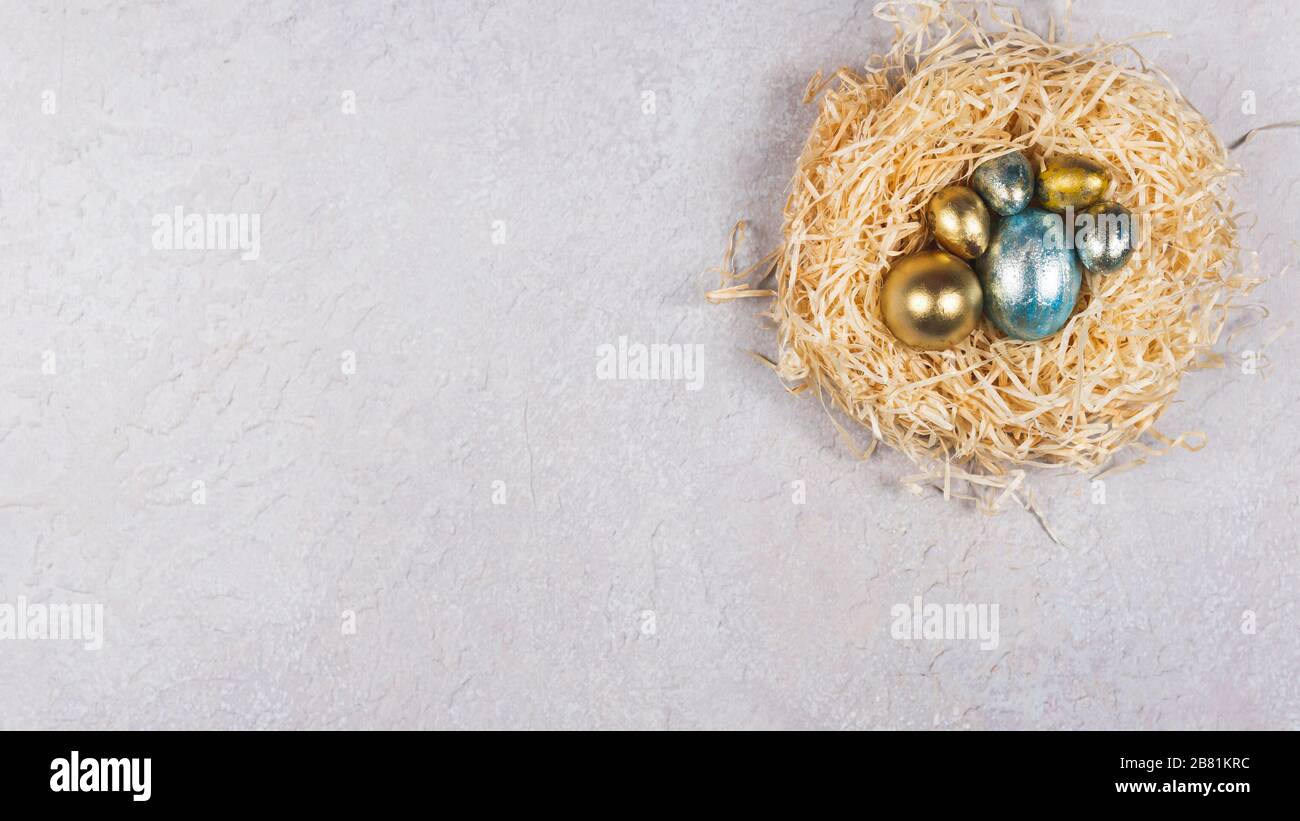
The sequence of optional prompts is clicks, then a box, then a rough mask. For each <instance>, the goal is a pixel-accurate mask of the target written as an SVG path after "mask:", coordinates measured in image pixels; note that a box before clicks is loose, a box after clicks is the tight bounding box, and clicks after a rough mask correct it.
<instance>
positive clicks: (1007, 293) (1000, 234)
mask: <svg viewBox="0 0 1300 821" xmlns="http://www.w3.org/2000/svg"><path fill="white" fill-rule="evenodd" d="M975 270H976V272H978V273H979V277H980V285H981V286H983V288H984V315H985V316H987V317H988V318H989V321H990V322H992V323H993V325H994V327H996V328H997V329H998V330H999V331H1001V332H1002V333H1004V334H1006V335H1007V336H1009V337H1011V338H1012V339H1021V340H1025V341H1031V340H1035V339H1043V338H1044V337H1048V336H1051V335H1052V334H1054V333H1056V332H1057V331H1059V330H1061V327H1062V326H1063V325H1065V323H1066V320H1068V319H1069V318H1070V314H1071V313H1072V312H1073V311H1074V304H1075V302H1076V301H1077V300H1078V298H1079V287H1080V286H1081V285H1082V283H1083V275H1082V270H1081V268H1080V267H1079V258H1078V256H1077V255H1075V253H1074V250H1073V249H1071V248H1069V247H1067V244H1066V242H1065V226H1064V223H1063V222H1062V220H1061V216H1060V215H1059V214H1052V213H1049V212H1047V211H1043V210H1042V209H1039V208H1027V209H1025V210H1024V211H1021V212H1020V213H1019V214H1012V215H1011V216H1009V217H1004V218H1003V219H1002V220H1001V221H999V222H998V225H997V227H996V228H995V229H994V230H993V238H992V239H991V240H990V241H989V248H988V250H987V251H985V252H984V255H983V256H981V257H980V258H979V259H977V260H975Z"/></svg>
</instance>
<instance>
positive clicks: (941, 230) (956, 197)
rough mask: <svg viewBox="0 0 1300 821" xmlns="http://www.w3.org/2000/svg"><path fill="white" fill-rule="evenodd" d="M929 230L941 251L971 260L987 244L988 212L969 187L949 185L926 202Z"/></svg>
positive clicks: (989, 221) (982, 250)
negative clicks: (927, 204) (928, 202)
mask: <svg viewBox="0 0 1300 821" xmlns="http://www.w3.org/2000/svg"><path fill="white" fill-rule="evenodd" d="M926 216H927V218H928V219H929V221H930V230H931V231H933V232H934V238H935V240H937V241H938V243H939V245H941V246H943V248H944V249H945V250H947V251H948V252H950V253H953V254H956V255H957V256H959V257H961V258H962V259H975V257H977V256H979V255H980V254H982V253H984V249H985V248H987V247H988V244H989V228H990V224H991V222H992V221H991V220H990V218H989V210H988V208H986V207H985V206H984V200H982V199H980V196H979V194H976V193H975V192H974V191H972V190H971V189H969V188H966V187H965V186H962V185H950V186H948V187H947V188H944V189H941V190H940V191H939V193H937V194H935V195H934V197H932V198H931V199H930V205H929V207H928V208H926Z"/></svg>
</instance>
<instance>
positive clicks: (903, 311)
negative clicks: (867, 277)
mask: <svg viewBox="0 0 1300 821" xmlns="http://www.w3.org/2000/svg"><path fill="white" fill-rule="evenodd" d="M983 308H984V292H983V290H982V289H981V288H980V282H979V278H978V277H976V276H975V272H974V271H972V270H971V269H970V266H969V265H967V264H966V263H965V262H962V261H961V260H960V259H958V258H957V257H955V256H953V255H952V254H949V253H947V252H946V251H922V252H920V253H918V254H912V255H910V256H906V257H903V258H902V259H900V260H898V261H897V262H895V263H894V264H893V266H892V267H891V268H890V269H889V273H888V274H886V275H885V284H884V287H883V289H882V291H881V293H880V312H881V315H882V316H883V318H884V320H885V325H886V326H888V328H889V330H891V331H893V333H894V336H896V337H898V338H899V339H900V340H902V341H903V342H905V343H907V344H908V345H911V346H912V347H913V348H920V349H922V350H926V351H935V350H939V349H941V348H948V347H951V346H953V345H956V344H957V343H958V342H960V341H962V340H963V339H965V338H966V337H967V336H969V335H970V332H971V331H973V330H975V325H976V323H977V322H979V318H980V312H981V311H982V310H983Z"/></svg>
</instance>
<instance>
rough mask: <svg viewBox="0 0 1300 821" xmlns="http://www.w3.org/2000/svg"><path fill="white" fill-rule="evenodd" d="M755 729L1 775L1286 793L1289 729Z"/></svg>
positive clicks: (348, 749)
mask: <svg viewBox="0 0 1300 821" xmlns="http://www.w3.org/2000/svg"><path fill="white" fill-rule="evenodd" d="M757 735H758V736H759V737H756V738H746V739H744V740H743V741H740V742H739V743H738V739H736V738H734V737H728V736H725V735H722V734H712V735H709V736H708V737H705V738H696V739H692V740H691V741H690V742H689V743H685V744H684V743H682V742H681V737H680V736H672V735H669V736H667V737H664V738H652V737H650V736H649V735H647V734H636V735H633V734H622V733H620V734H617V735H615V734H608V735H605V736H595V735H587V736H578V735H576V734H575V735H573V736H571V737H567V738H557V737H555V736H552V735H550V734H542V733H531V734H517V733H509V734H507V733H418V734H417V733H391V732H275V733H271V732H218V733H197V732H135V733H126V732H122V733H119V732H107V733H82V732H49V733H6V734H5V735H4V736H3V741H4V744H3V747H2V748H0V749H2V750H3V752H2V753H0V772H2V773H3V776H2V777H0V784H3V786H4V791H5V798H6V801H19V802H23V803H29V802H30V803H34V804H38V805H40V806H41V807H48V808H51V809H68V810H74V809H75V810H88V811H92V812H94V811H97V810H99V809H103V810H106V811H107V810H128V811H140V812H145V811H150V810H153V809H156V808H167V809H176V808H181V807H196V808H202V809H205V810H217V809H244V808H260V807H293V808H294V809H297V810H303V809H308V808H311V807H320V808H328V809H332V810H336V811H337V810H342V809H349V808H350V809H357V808H366V807H384V806H388V805H390V803H391V802H393V801H395V800H401V801H415V800H420V801H427V800H429V799H430V798H431V797H434V796H436V797H439V798H451V797H454V796H456V794H457V793H459V794H460V795H459V799H460V800H481V801H482V802H484V806H485V807H492V808H495V807H497V806H498V805H500V804H501V803H502V799H503V798H519V799H523V800H525V801H531V802H534V803H536V804H540V805H542V806H547V805H550V806H557V805H559V806H566V807H567V806H573V805H575V804H577V805H581V804H586V803H590V805H591V806H592V807H593V808H594V807H596V806H600V805H601V804H602V803H603V802H604V801H605V800H606V798H607V797H608V793H609V790H610V789H611V788H615V789H619V788H620V786H619V785H622V786H623V787H630V788H634V789H636V790H637V791H638V795H640V796H641V797H642V798H652V796H653V797H658V798H660V799H661V800H670V801H671V800H674V799H672V798H671V796H678V799H676V800H680V798H681V797H683V796H684V795H688V794H690V795H693V794H695V793H697V792H700V793H701V794H702V795H706V796H713V797H714V799H715V800H717V799H724V798H725V800H727V801H730V802H734V803H733V804H732V805H731V807H732V808H733V809H734V808H737V807H740V806H745V805H749V804H753V803H757V804H759V805H761V806H763V807H764V808H772V807H773V806H774V805H777V804H778V802H782V801H792V802H798V804H799V806H801V807H803V808H805V809H810V808H812V807H815V806H816V805H818V804H822V803H825V804H826V806H827V808H828V809H829V808H830V807H832V806H835V804H840V803H842V801H843V798H844V793H843V791H844V790H855V791H856V790H863V791H865V792H866V794H867V795H868V796H870V797H872V800H874V799H875V798H878V797H883V796H891V795H912V796H915V797H917V798H919V799H920V800H922V801H924V802H925V805H926V806H927V807H934V806H942V805H946V804H948V803H950V802H952V803H956V804H964V805H965V806H966V807H967V808H969V807H970V806H971V804H970V802H971V801H973V800H990V799H991V800H997V801H999V802H1018V801H1019V800H1024V799H1034V798H1047V799H1053V800H1056V801H1058V802H1064V803H1065V804H1066V805H1067V806H1070V807H1072V808H1073V807H1076V806H1093V805H1106V806H1114V807H1126V806H1129V807H1133V806H1141V807H1144V808H1154V807H1158V806H1160V805H1161V804H1165V805H1167V806H1170V807H1185V806H1186V805H1187V802H1189V801H1197V802H1200V803H1201V805H1202V806H1204V807H1207V808H1213V809H1229V808H1239V807H1241V806H1243V802H1249V801H1253V800H1254V799H1256V798H1264V799H1268V800H1271V801H1273V802H1276V801H1278V800H1279V799H1285V798H1288V797H1289V796H1290V791H1291V787H1292V784H1293V783H1294V778H1293V777H1292V773H1293V772H1294V770H1295V764H1296V757H1295V755H1294V753H1293V752H1292V749H1291V747H1292V744H1291V742H1292V738H1293V737H1292V736H1291V735H1289V734H1285V733H1236V732H1226V733H1208V732H1196V733H1130V732H1122V733H1097V732H1088V733H1062V732H1051V733H1048V732H1031V733H988V732H986V733H938V732H926V733H899V732H882V733H854V734H845V735H844V736H843V737H838V736H829V735H818V736H813V735H812V734H809V733H791V734H788V735H786V736H784V737H781V738H777V737H775V735H774V734H767V733H762V734H757ZM493 783H495V784H497V787H495V788H489V789H486V790H485V789H484V787H487V786H489V785H491V784H493ZM650 787H653V788H655V789H653V790H650V791H645V790H646V788H650ZM686 790H689V791H690V792H689V793H685V792H683V791H686ZM602 796H605V797H606V798H602ZM832 802H835V804H832ZM638 803H639V800H638ZM8 806H12V805H8Z"/></svg>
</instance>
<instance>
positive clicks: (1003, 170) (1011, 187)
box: [971, 151, 1034, 217]
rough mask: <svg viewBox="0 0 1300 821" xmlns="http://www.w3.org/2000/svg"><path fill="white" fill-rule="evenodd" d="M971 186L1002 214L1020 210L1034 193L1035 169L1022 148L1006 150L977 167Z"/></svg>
mask: <svg viewBox="0 0 1300 821" xmlns="http://www.w3.org/2000/svg"><path fill="white" fill-rule="evenodd" d="M971 188H974V189H975V190H976V192H978V193H979V195H980V196H981V197H983V199H984V204H985V205H987V206H988V207H989V208H990V209H992V210H994V211H996V212H997V213H999V214H1001V215H1002V216H1004V217H1006V216H1010V215H1011V214H1019V213H1020V212H1021V211H1023V210H1025V206H1027V205H1029V200H1030V199H1032V198H1033V196H1034V169H1033V168H1032V167H1031V166H1030V165H1029V160H1027V159H1025V155H1024V154H1021V153H1020V152H1019V151H1017V152H1016V153H1014V154H1003V155H1002V156H1001V157H995V158H993V159H991V160H987V161H985V162H982V163H980V164H979V166H977V167H976V169H975V173H974V174H972V175H971Z"/></svg>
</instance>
